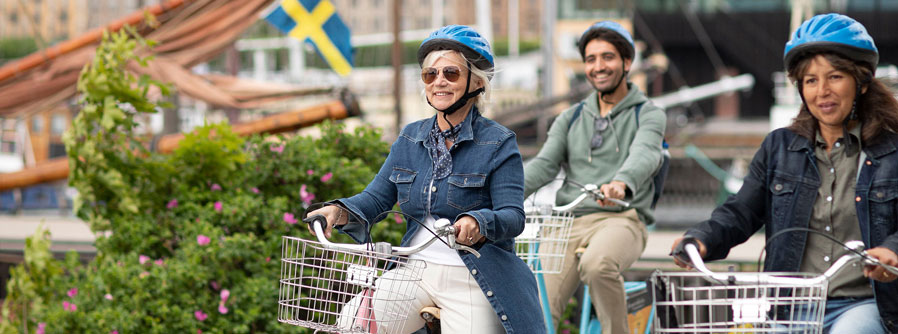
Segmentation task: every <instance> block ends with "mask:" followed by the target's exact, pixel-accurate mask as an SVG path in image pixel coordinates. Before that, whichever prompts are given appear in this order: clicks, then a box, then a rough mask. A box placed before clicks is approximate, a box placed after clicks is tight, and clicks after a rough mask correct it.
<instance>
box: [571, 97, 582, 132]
mask: <svg viewBox="0 0 898 334" xmlns="http://www.w3.org/2000/svg"><path fill="white" fill-rule="evenodd" d="M584 103H585V102H583V101H581V102H580V103H578V104H577V109H574V116H572V117H571V121H570V122H568V123H567V129H568V131H570V130H571V125H574V121H576V120H577V118H579V117H580V113H581V112H583V104H584Z"/></svg>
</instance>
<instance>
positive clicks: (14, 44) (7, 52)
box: [0, 38, 37, 64]
mask: <svg viewBox="0 0 898 334" xmlns="http://www.w3.org/2000/svg"><path fill="white" fill-rule="evenodd" d="M35 51H37V43H35V42H34V39H32V38H4V39H0V64H2V63H3V60H4V59H16V58H21V57H24V56H27V55H29V54H31V53H32V52H35Z"/></svg>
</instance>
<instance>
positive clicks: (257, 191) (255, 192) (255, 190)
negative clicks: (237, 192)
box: [250, 187, 259, 194]
mask: <svg viewBox="0 0 898 334" xmlns="http://www.w3.org/2000/svg"><path fill="white" fill-rule="evenodd" d="M250 190H252V191H253V194H258V193H259V188H256V187H253V189H250Z"/></svg>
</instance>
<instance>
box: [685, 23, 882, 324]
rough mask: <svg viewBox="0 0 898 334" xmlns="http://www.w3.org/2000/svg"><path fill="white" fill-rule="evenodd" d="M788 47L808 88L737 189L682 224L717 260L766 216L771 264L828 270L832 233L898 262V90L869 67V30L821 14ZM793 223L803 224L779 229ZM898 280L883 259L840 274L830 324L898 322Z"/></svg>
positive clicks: (832, 287)
mask: <svg viewBox="0 0 898 334" xmlns="http://www.w3.org/2000/svg"><path fill="white" fill-rule="evenodd" d="M783 58H784V59H783V60H784V62H785V65H786V70H787V71H788V75H789V78H790V79H791V80H792V81H793V82H795V84H796V86H797V87H798V91H799V93H800V95H801V98H802V102H803V104H802V107H801V110H800V111H799V114H798V116H797V117H796V118H795V119H794V120H793V122H792V125H790V126H789V127H788V128H783V129H778V130H775V131H773V132H772V133H770V134H769V135H768V136H767V138H766V139H765V140H764V143H763V144H761V148H760V150H758V152H757V153H756V154H755V157H754V159H753V160H752V162H751V165H750V170H749V174H748V175H747V176H746V178H745V182H744V184H743V186H742V189H740V190H739V192H738V193H736V194H735V195H733V196H731V197H730V198H729V199H728V200H727V201H726V203H724V204H723V205H721V206H720V207H718V208H717V209H716V210H714V212H713V213H712V215H711V219H710V220H707V221H705V222H703V223H701V224H699V225H697V226H696V227H693V228H692V229H690V230H689V231H687V232H686V235H688V236H692V237H695V238H696V239H698V240H699V248H700V253H701V254H702V256H703V257H705V258H706V259H708V260H714V259H721V258H725V257H726V256H727V253H728V252H729V250H730V248H732V247H733V246H735V245H737V244H739V243H742V242H744V241H745V240H747V239H748V238H749V237H750V236H751V235H752V234H753V233H754V232H755V231H757V230H759V229H760V228H762V227H766V233H767V237H768V245H767V258H766V261H765V263H764V269H765V270H766V271H785V272H795V271H801V272H809V273H822V272H823V271H825V270H826V269H827V268H829V267H830V265H831V264H832V261H835V259H838V258H839V257H840V256H842V255H843V254H845V253H846V252H847V250H845V249H843V248H842V247H840V245H837V244H835V243H833V242H832V241H830V240H829V238H834V239H836V240H841V241H849V240H862V241H863V242H864V243H865V244H866V246H867V247H868V248H869V249H868V250H867V252H868V253H869V254H870V255H871V256H873V257H875V258H878V259H879V260H880V261H881V262H883V263H885V264H888V265H895V264H898V256H896V253H898V233H896V229H898V222H896V220H895V217H896V215H898V134H896V131H898V101H896V100H895V98H894V96H893V95H892V92H890V91H889V90H888V88H886V87H885V86H884V85H883V84H882V83H881V82H880V81H879V80H877V79H876V78H874V71H875V70H876V65H877V63H878V60H879V52H878V50H877V48H876V46H875V44H874V43H873V38H872V37H870V35H869V34H867V30H866V29H865V28H864V26H863V25H861V24H860V23H858V22H857V21H855V20H854V19H852V18H850V17H847V16H844V15H839V14H826V15H818V16H815V17H813V18H811V19H810V20H808V21H805V22H804V23H802V25H801V26H800V27H799V28H798V30H797V31H795V33H794V34H793V35H792V40H790V41H789V42H788V43H786V50H785V54H784V57H783ZM789 228H791V230H795V228H798V229H799V230H800V231H801V232H798V233H796V232H791V233H789V234H788V235H782V236H781V237H773V235H777V234H778V232H780V231H783V230H785V229H789ZM678 242H679V241H677V242H675V243H674V245H676V244H677V243H678ZM676 261H677V263H678V264H679V265H681V266H685V264H683V263H681V262H679V261H678V260H676ZM894 280H895V275H892V274H889V273H888V272H887V271H885V270H884V269H883V268H882V267H881V266H866V267H865V268H863V270H861V269H860V268H857V269H855V270H851V269H850V268H849V269H846V270H843V271H842V272H841V273H839V274H838V275H836V276H834V277H833V278H832V279H831V280H830V284H829V291H828V299H827V302H826V309H825V315H824V332H826V333H866V334H875V333H885V332H886V331H888V332H892V333H894V332H896V331H898V303H896V302H895V301H896V300H898V285H896V284H895V283H894V282H893V281H894Z"/></svg>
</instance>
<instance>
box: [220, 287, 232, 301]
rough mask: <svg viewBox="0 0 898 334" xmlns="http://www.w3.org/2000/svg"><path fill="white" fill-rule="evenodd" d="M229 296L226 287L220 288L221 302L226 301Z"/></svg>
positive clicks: (229, 293)
mask: <svg viewBox="0 0 898 334" xmlns="http://www.w3.org/2000/svg"><path fill="white" fill-rule="evenodd" d="M230 296H231V291H228V289H224V290H221V301H222V302H226V301H228V297H230Z"/></svg>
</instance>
